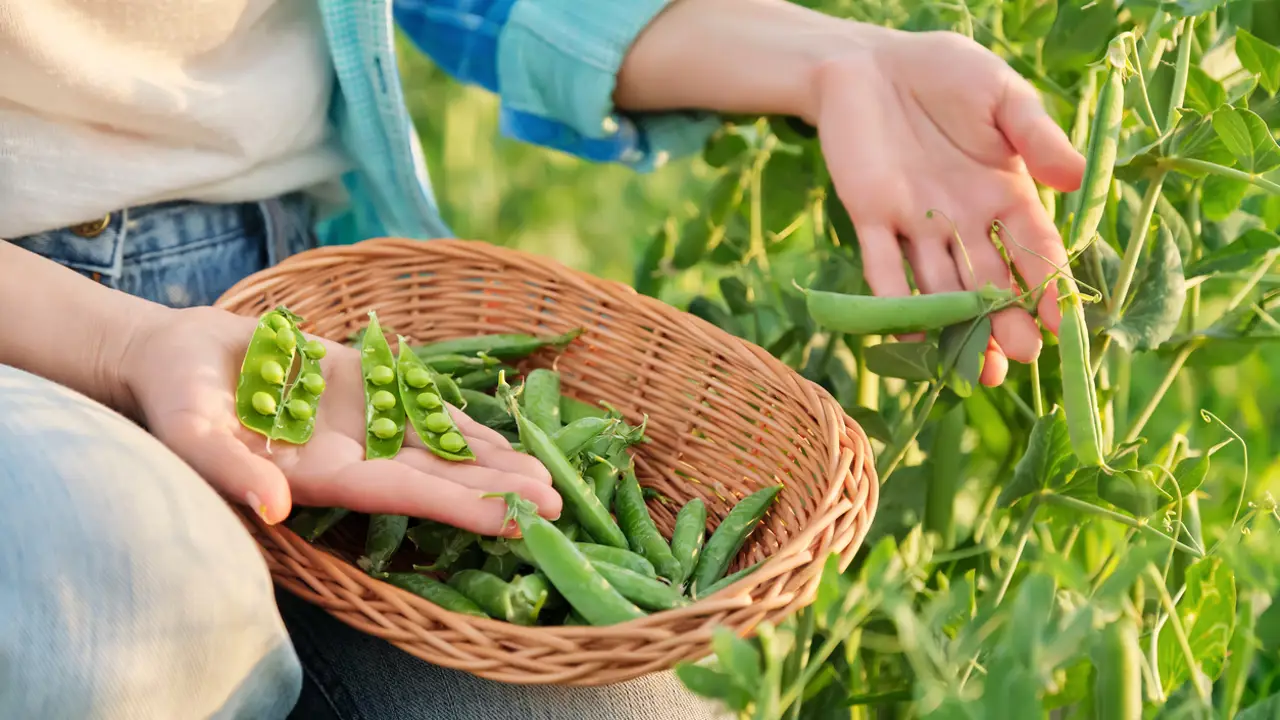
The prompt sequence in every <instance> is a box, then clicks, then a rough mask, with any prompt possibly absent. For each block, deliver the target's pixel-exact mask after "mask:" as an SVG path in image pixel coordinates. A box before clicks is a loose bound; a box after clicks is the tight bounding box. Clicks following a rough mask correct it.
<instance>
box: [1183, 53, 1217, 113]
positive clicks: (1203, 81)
mask: <svg viewBox="0 0 1280 720" xmlns="http://www.w3.org/2000/svg"><path fill="white" fill-rule="evenodd" d="M1184 102H1185V103H1186V106H1187V107H1189V108H1191V109H1192V110H1195V111H1196V112H1198V113H1200V114H1201V115H1208V114H1209V113H1211V112H1213V111H1214V110H1217V109H1218V108H1220V107H1222V106H1223V105H1226V104H1227V91H1226V88H1224V87H1222V83H1220V82H1218V81H1217V80H1214V79H1213V78H1212V77H1211V76H1210V75H1209V73H1207V72H1205V71H1204V70H1202V69H1201V68H1200V66H1199V65H1192V66H1191V67H1190V68H1188V73H1187V95H1186V100H1185V101H1184Z"/></svg>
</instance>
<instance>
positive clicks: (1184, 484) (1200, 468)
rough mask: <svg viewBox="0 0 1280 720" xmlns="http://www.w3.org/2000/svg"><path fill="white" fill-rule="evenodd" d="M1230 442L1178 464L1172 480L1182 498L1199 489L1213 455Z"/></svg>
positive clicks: (1228, 441) (1207, 473)
mask: <svg viewBox="0 0 1280 720" xmlns="http://www.w3.org/2000/svg"><path fill="white" fill-rule="evenodd" d="M1230 442H1231V441H1230V440H1227V441H1224V442H1221V443H1219V444H1217V445H1214V446H1213V447H1211V448H1209V449H1208V450H1206V451H1205V452H1204V454H1203V455H1201V456H1200V457H1190V458H1183V459H1182V460H1181V461H1180V462H1179V463H1178V466H1177V467H1175V468H1174V470H1173V478H1174V480H1175V481H1176V482H1177V483H1178V490H1179V491H1181V492H1182V496H1183V497H1186V496H1188V495H1190V494H1191V493H1193V492H1195V491H1196V490H1199V489H1200V486H1201V485H1203V484H1204V480H1205V478H1206V477H1208V476H1209V465H1210V463H1211V460H1212V459H1213V454H1214V453H1216V452H1218V451H1219V450H1221V449H1222V448H1223V447H1225V446H1226V445H1228V444H1229V443H1230Z"/></svg>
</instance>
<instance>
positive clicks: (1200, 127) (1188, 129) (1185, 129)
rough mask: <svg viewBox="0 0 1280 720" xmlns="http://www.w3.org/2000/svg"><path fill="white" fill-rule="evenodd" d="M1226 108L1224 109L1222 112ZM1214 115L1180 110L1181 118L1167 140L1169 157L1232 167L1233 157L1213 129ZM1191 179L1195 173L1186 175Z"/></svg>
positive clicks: (1234, 160) (1234, 159)
mask: <svg viewBox="0 0 1280 720" xmlns="http://www.w3.org/2000/svg"><path fill="white" fill-rule="evenodd" d="M1225 109H1227V108H1224V110H1225ZM1215 117H1217V115H1216V113H1215V114H1206V115H1201V114H1199V113H1197V112H1194V111H1192V110H1187V109H1184V110H1182V117H1181V119H1179V121H1178V127H1177V129H1176V130H1175V131H1174V133H1173V136H1172V137H1171V138H1169V148H1168V155H1169V156H1170V157H1180V158H1187V159H1190V160H1204V161H1205V162H1211V163H1216V164H1218V165H1227V166H1230V165H1234V164H1235V162H1236V158H1235V155H1233V154H1232V152H1231V151H1230V150H1228V149H1227V146H1226V144H1225V143H1223V141H1222V138H1220V137H1219V136H1218V133H1217V130H1216V128H1215V127H1214V124H1213V119H1214V118H1215ZM1186 174H1188V175H1191V176H1192V177H1195V176H1197V173H1194V172H1189V173H1186Z"/></svg>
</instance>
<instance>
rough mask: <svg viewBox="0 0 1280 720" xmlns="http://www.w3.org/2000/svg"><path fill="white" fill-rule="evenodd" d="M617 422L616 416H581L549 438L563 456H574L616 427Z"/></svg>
mask: <svg viewBox="0 0 1280 720" xmlns="http://www.w3.org/2000/svg"><path fill="white" fill-rule="evenodd" d="M618 422H619V421H618V420H617V419H616V418H597V417H585V418H581V419H578V420H574V421H573V422H571V423H569V424H568V425H565V426H564V427H562V428H560V429H559V430H557V431H556V432H555V433H554V434H552V436H551V439H552V441H554V442H555V444H556V447H558V448H560V452H562V453H564V454H565V457H568V458H574V457H577V456H578V455H580V454H581V453H582V452H583V451H584V450H586V449H587V447H588V446H589V445H591V444H592V443H594V442H595V441H596V440H597V439H598V438H600V437H601V436H603V435H604V434H605V433H607V432H608V431H609V430H611V429H613V428H615V427H617V426H618Z"/></svg>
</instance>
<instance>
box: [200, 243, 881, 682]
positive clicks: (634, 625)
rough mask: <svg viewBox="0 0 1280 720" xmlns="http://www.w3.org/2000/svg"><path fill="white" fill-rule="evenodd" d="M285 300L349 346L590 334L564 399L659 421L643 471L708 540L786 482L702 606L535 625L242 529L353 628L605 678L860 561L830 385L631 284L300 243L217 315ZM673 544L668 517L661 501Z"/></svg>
mask: <svg viewBox="0 0 1280 720" xmlns="http://www.w3.org/2000/svg"><path fill="white" fill-rule="evenodd" d="M281 303H283V304H285V305H287V306H288V307H289V308H290V309H292V310H293V311H295V312H297V313H298V314H300V315H302V316H303V317H305V318H306V322H305V323H304V326H303V327H304V330H306V331H307V332H311V333H314V334H316V335H320V336H323V337H327V338H332V339H345V338H346V337H347V336H348V335H349V334H350V333H352V332H353V331H355V330H356V329H357V328H359V327H361V326H363V325H364V324H365V323H366V322H367V320H368V311H369V310H370V309H375V310H377V312H378V319H379V321H381V322H382V324H383V325H384V327H385V328H386V329H387V331H388V332H389V333H399V334H402V335H405V336H406V337H409V338H410V339H411V340H413V341H415V342H424V341H431V340H439V339H444V338H449V337H456V336H460V335H472V334H477V333H482V332H529V333H561V332H564V331H567V330H569V329H571V328H575V327H584V328H586V332H585V333H584V334H583V336H582V337H581V338H579V339H578V340H577V341H576V342H574V343H573V344H572V345H570V346H569V348H568V350H567V351H566V352H564V353H563V354H562V355H560V356H559V357H558V359H556V358H555V357H554V356H552V355H541V356H534V357H532V358H530V359H529V360H528V361H526V362H525V364H524V366H523V367H522V368H521V369H522V370H526V369H528V368H532V367H537V366H547V365H549V364H550V363H551V362H552V361H553V360H554V361H555V366H556V369H557V370H559V371H560V373H561V376H562V387H563V390H564V392H565V393H566V394H568V395H572V396H575V397H577V398H579V399H582V400H587V401H595V400H607V401H608V402H609V403H610V404H612V405H613V406H615V407H616V408H617V409H618V410H620V411H621V412H622V413H623V414H624V415H625V416H626V418H627V420H628V421H630V422H633V423H634V422H639V421H640V419H641V418H642V417H643V416H644V415H648V417H649V424H648V431H647V432H648V436H649V438H650V439H651V441H650V442H649V443H646V444H643V445H640V446H638V447H637V459H636V465H637V474H638V476H639V479H640V481H641V483H642V484H644V485H649V486H652V487H654V488H656V489H658V490H659V491H661V492H662V493H663V494H664V495H666V496H668V497H670V498H672V499H674V500H675V501H677V503H681V502H683V501H685V500H687V499H690V498H693V497H701V498H702V499H703V500H704V501H705V502H706V504H707V509H708V524H709V528H708V529H709V530H710V529H713V528H714V527H715V524H716V523H717V522H718V521H719V518H720V517H721V516H723V515H724V513H726V512H727V511H728V509H729V508H730V507H731V506H732V504H733V503H734V502H736V500H737V499H739V498H741V497H742V496H743V495H745V494H747V493H749V492H751V491H752V490H755V489H758V488H760V487H762V486H764V485H766V484H776V483H777V482H779V481H781V482H783V483H785V486H786V487H785V488H784V490H783V492H782V493H781V494H780V495H779V496H778V499H777V501H776V502H775V504H774V506H773V508H772V510H771V511H770V513H769V515H768V516H767V517H766V518H765V520H764V522H763V523H762V524H761V526H760V527H759V529H758V530H757V531H756V532H755V534H754V535H753V537H752V540H751V541H749V542H748V544H747V546H746V547H744V548H743V550H742V552H741V553H739V556H738V557H737V558H736V559H735V561H734V563H733V565H732V566H731V568H730V570H731V571H732V570H735V569H738V568H741V567H745V566H746V565H748V564H750V563H753V562H755V561H757V560H760V559H763V558H768V562H766V563H765V564H764V565H763V566H762V567H761V568H760V569H759V570H757V571H756V572H754V573H752V574H751V575H748V576H747V577H746V578H744V579H743V580H741V581H739V582H737V583H736V584H734V585H732V586H730V587H728V588H726V589H725V590H723V591H721V592H719V593H717V594H716V595H714V596H712V597H710V598H705V599H703V600H700V601H698V602H696V603H693V604H692V605H690V606H689V607H687V608H682V609H680V610H675V611H667V612H662V613H657V614H654V615H651V616H649V617H646V618H642V619H640V620H635V621H632V622H628V623H625V624H622V625H616V626H612V627H599V628H595V627H535V628H528V627H520V626H517V625H512V624H508V623H505V622H499V621H496V620H487V619H476V618H472V617H467V616H463V615H458V614H454V613H451V612H447V611H445V610H442V609H440V608H439V607H437V606H435V605H433V604H431V603H429V602H427V601H426V600H423V599H420V598H418V597H416V596H414V595H412V594H409V593H407V592H404V591H402V590H400V589H398V588H395V587H392V586H390V585H387V584H385V583H383V582H381V581H378V580H375V579H373V578H371V577H369V576H368V575H366V574H365V573H364V572H362V571H361V570H359V569H358V568H356V567H355V566H354V565H353V564H352V562H351V561H352V560H353V559H354V558H355V557H356V556H357V555H358V553H359V549H360V540H362V539H363V538H362V536H360V533H359V532H358V529H352V528H347V529H346V531H345V532H344V531H343V530H344V528H343V527H342V526H339V527H338V528H336V529H335V531H333V532H331V533H330V534H329V535H326V536H325V537H324V538H322V541H321V543H320V545H323V547H319V546H313V545H311V544H309V543H307V542H306V541H304V540H302V539H301V538H299V537H298V536H297V535H294V534H293V533H292V532H290V531H289V530H288V529H287V528H285V527H283V526H275V527H268V526H266V525H265V524H263V523H262V522H261V521H260V520H259V519H258V518H257V517H256V516H255V515H254V514H253V513H251V512H242V519H243V520H244V522H245V524H246V526H247V527H248V528H249V529H250V531H251V532H252V533H253V535H254V537H255V538H256V540H257V541H258V543H259V544H260V545H261V547H262V549H263V551H264V554H265V555H266V559H267V563H268V565H269V567H270V569H271V573H272V575H273V577H274V578H275V581H276V582H277V583H278V584H280V585H281V586H283V587H284V588H286V589H288V590H289V591H291V592H293V593H295V594H297V595H298V596H300V597H302V598H304V599H305V600H307V601H309V602H312V603H315V604H317V605H320V606H321V607H323V608H325V609H326V610H327V611H328V612H329V613H331V614H332V615H334V616H335V617H337V618H338V619H339V620H341V621H342V622H344V623H347V624H348V625H351V626H352V627H355V628H357V629H359V630H361V631H363V632H365V633H368V634H370V635H374V636H377V637H380V638H384V639H386V640H388V641H389V642H391V643H393V644H395V645H396V646H398V647H400V648H402V649H404V650H405V651H407V652H409V653H411V654H413V655H416V656H417V657H419V658H422V659H423V660H426V661H428V662H430V663H433V664H435V665H441V666H445V667H450V668H457V669H460V670H464V671H467V672H470V673H473V674H475V675H478V676H481V677H485V678H490V679H493V680H498V681H502V682H509V683H526V684H559V685H604V684H609V683H617V682H622V681H624V680H629V679H631V678H634V677H637V676H640V675H643V674H646V673H650V672H655V671H660V670H665V669H669V668H671V667H673V666H674V665H675V664H676V663H677V662H679V661H681V660H688V659H696V658H700V657H703V656H705V655H706V654H707V653H708V652H709V646H710V638H711V631H712V629H713V628H714V627H716V626H717V625H726V626H729V627H731V628H733V629H734V630H735V631H737V632H738V633H740V634H742V635H746V634H748V633H750V632H751V631H752V630H753V629H754V628H755V626H756V625H757V624H758V623H759V622H761V621H763V620H769V621H772V622H777V621H780V620H782V619H783V618H785V617H786V616H787V615H789V614H790V613H792V612H794V611H795V610H797V609H799V608H800V607H802V606H804V605H806V604H808V603H809V602H811V601H812V599H813V596H814V593H815V591H816V589H817V584H818V580H819V577H820V575H821V573H822V569H823V564H824V561H825V559H826V557H827V556H828V555H829V554H830V553H832V552H837V553H839V554H840V556H841V558H842V560H843V561H844V563H846V564H847V563H848V562H849V561H850V559H851V558H852V557H853V554H854V552H855V551H856V550H857V548H858V546H859V544H860V543H861V541H862V538H863V535H864V534H865V533H866V530H867V527H868V525H869V524H870V522H871V518H872V515H873V514H874V512H875V508H876V500H877V492H878V483H877V481H876V476H875V467H874V463H873V460H872V453H871V447H870V444H869V443H868V441H867V438H866V436H865V435H864V434H863V432H862V430H861V429H860V428H859V427H858V425H857V424H856V423H854V421H853V420H852V419H850V418H849V417H847V416H846V415H845V414H844V413H843V412H842V411H841V409H840V406H839V405H838V404H837V403H836V402H835V400H833V399H832V398H831V396H830V395H829V394H827V393H826V392H825V391H824V390H822V389H821V388H819V387H818V386H816V385H814V384H812V383H810V382H808V381H806V380H804V379H802V378H801V377H800V376H799V375H797V374H796V373H795V372H793V371H792V370H790V369H789V368H787V367H786V366H784V365H783V364H782V363H780V362H778V361H777V360H776V359H774V358H773V357H772V356H770V355H769V354H768V353H767V352H765V351H764V350H762V349H760V348H758V347H756V346H754V345H751V344H749V343H746V342H744V341H742V340H740V339H738V338H735V337H732V336H731V335H729V334H727V333H725V332H723V331H721V330H720V329H719V328H716V327H714V326H712V325H710V324H708V323H706V322H703V321H702V320H700V319H698V318H695V317H693V316H691V315H688V314H685V313H682V312H679V311H677V310H675V309H674V308H672V307H670V306H668V305H666V304H664V303H661V302H659V301H657V300H654V299H651V298H648V297H644V296H641V295H639V294H637V293H636V292H635V291H634V290H632V289H631V288H630V287H627V286H625V285H621V284H618V283H614V282H607V281H604V280H600V279H598V278H594V277H591V276H589V275H586V274H583V273H580V272H576V271H573V270H569V269H566V268H565V267H563V266H561V265H559V264H557V263H555V262H552V261H550V260H547V259H545V258H539V257H537V256H533V255H529V254H525V253H521V252H516V251H512V250H507V249H503V248H500V247H496V246H493V245H489V244H486V243H481V242H468V241H455V240H433V241H430V242H420V241H412V240H401V239H378V240H369V241H365V242H362V243H359V244H357V245H351V246H341V247H326V248H320V249H316V250H311V251H308V252H304V253H302V254H300V255H296V256H294V257H291V258H289V259H288V260H286V261H284V262H283V263H281V264H280V265H278V266H276V267H274V268H272V269H269V270H266V271H263V272H260V273H257V274H256V275H254V276H252V277H249V278H246V279H245V280H243V281H242V282H240V283H239V284H237V285H236V286H235V287H233V288H231V289H230V290H228V291H227V293H226V294H225V295H223V297H222V298H220V299H219V301H218V303H217V304H218V306H219V307H222V308H226V309H228V310H231V311H233V312H236V313H241V314H245V315H257V314H259V313H261V312H264V311H266V310H267V309H269V308H270V307H273V306H275V305H277V304H281ZM651 509H652V511H653V515H654V519H655V520H656V522H657V523H658V526H659V527H660V528H661V529H662V531H663V532H664V533H667V534H668V536H669V534H670V531H671V528H672V524H673V522H674V514H673V511H672V510H671V509H669V508H668V507H666V506H665V505H663V504H661V503H657V502H655V503H653V504H652V508H651Z"/></svg>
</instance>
